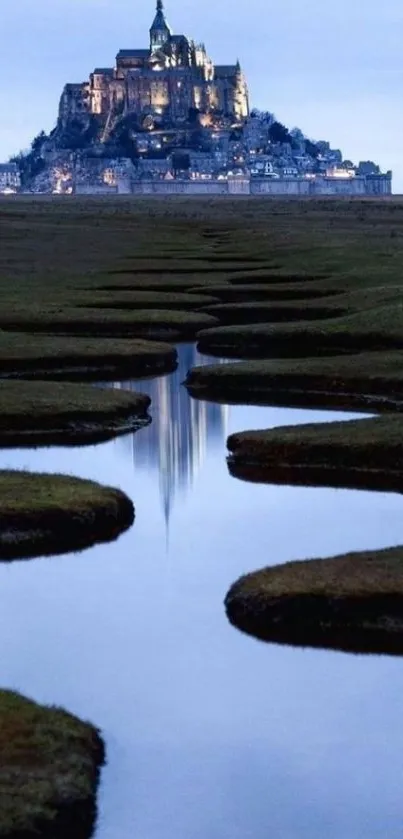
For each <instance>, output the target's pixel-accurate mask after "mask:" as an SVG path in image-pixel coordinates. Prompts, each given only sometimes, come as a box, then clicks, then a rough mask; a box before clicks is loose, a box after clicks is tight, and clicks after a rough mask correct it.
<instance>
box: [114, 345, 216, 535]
mask: <svg viewBox="0 0 403 839" xmlns="http://www.w3.org/2000/svg"><path fill="white" fill-rule="evenodd" d="M178 361H179V364H178V369H177V370H176V371H175V373H173V374H172V375H171V376H163V377H160V378H157V379H151V380H149V381H136V382H133V383H132V385H131V386H132V388H133V390H137V391H140V392H145V393H148V394H149V396H151V399H152V404H151V413H152V418H153V421H152V424H151V425H150V426H148V427H147V428H146V429H144V430H143V431H141V432H140V433H138V434H134V435H133V436H132V437H122V438H120V440H121V442H123V443H125V444H127V441H128V440H129V441H130V445H132V446H133V460H134V463H135V465H136V467H137V468H141V467H144V468H148V469H149V468H150V466H151V467H152V468H153V467H154V468H155V467H157V468H158V472H159V481H160V493H161V498H162V506H163V511H164V518H165V523H166V531H167V541H168V538H169V524H170V518H171V513H172V507H173V502H174V499H175V496H176V494H177V492H178V491H179V490H182V491H183V490H186V489H188V488H189V487H190V486H191V484H192V483H193V481H194V479H195V477H196V475H197V472H198V471H199V469H200V466H201V464H202V462H203V460H204V458H205V456H206V453H207V448H208V446H210V445H211V444H214V443H223V441H224V438H225V436H226V426H227V418H228V408H226V407H225V406H223V405H215V404H213V403H209V402H202V401H199V400H193V399H191V398H190V397H189V396H188V393H187V390H186V388H184V387H183V386H182V382H183V380H184V379H185V377H186V374H187V372H188V370H189V369H190V367H194V366H195V365H201V364H207V363H209V359H207V358H206V357H205V356H200V355H199V354H198V353H197V351H196V348H195V346H194V345H193V344H182V345H181V346H179V347H178ZM124 387H126V388H127V387H128V385H127V384H125V385H124Z"/></svg>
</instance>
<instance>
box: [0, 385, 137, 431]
mask: <svg viewBox="0 0 403 839" xmlns="http://www.w3.org/2000/svg"><path fill="white" fill-rule="evenodd" d="M150 402H151V400H150V398H149V397H148V396H146V395H145V394H141V393H135V392H134V391H124V390H111V389H103V388H102V389H101V388H94V387H90V386H89V385H82V384H72V383H61V382H40V381H39V382H38V381H23V382H16V381H0V446H3V447H4V446H8V447H9V446H32V445H50V444H57V443H58V442H61V443H62V444H63V445H66V444H80V445H81V444H84V443H95V442H99V441H103V440H108V439H110V438H111V437H114V436H116V435H117V434H120V433H124V432H127V431H129V430H130V431H131V432H133V431H136V430H137V429H139V428H141V427H142V426H144V425H146V424H148V422H149V421H150V418H149V416H148V414H147V409H148V408H149V406H150Z"/></svg>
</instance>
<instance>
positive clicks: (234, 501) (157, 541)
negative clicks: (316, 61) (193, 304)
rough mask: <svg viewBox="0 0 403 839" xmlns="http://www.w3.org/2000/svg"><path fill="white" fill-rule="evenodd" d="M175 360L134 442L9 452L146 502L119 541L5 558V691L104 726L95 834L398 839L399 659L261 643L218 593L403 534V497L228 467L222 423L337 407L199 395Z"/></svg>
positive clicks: (117, 837) (179, 838) (17, 462)
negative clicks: (285, 482) (298, 562)
mask: <svg viewBox="0 0 403 839" xmlns="http://www.w3.org/2000/svg"><path fill="white" fill-rule="evenodd" d="M180 356H181V361H180V368H179V371H178V372H177V373H175V374H174V375H172V376H168V377H165V378H161V379H156V380H154V381H152V382H147V383H144V382H142V383H141V384H140V385H139V384H138V383H137V384H136V383H133V387H134V388H135V389H139V388H141V389H143V390H145V391H147V392H149V393H150V395H151V396H152V399H153V405H152V414H153V423H152V425H151V426H149V427H148V428H146V429H143V430H141V431H139V432H138V433H137V434H136V435H135V436H134V437H131V436H127V437H122V438H119V439H117V440H115V441H114V442H112V443H107V444H104V445H100V446H95V447H88V448H84V449H73V450H72V449H63V448H52V449H47V450H43V449H38V450H36V451H35V450H28V451H27V450H15V451H3V452H1V458H2V467H3V468H4V467H12V468H22V467H24V468H30V469H36V470H39V471H41V470H42V471H54V472H56V471H60V472H67V473H71V474H74V475H77V476H82V477H86V478H93V479H95V480H99V481H101V482H105V483H108V484H111V485H113V486H116V487H120V488H122V489H123V490H125V491H126V492H127V493H128V495H129V496H130V497H131V498H133V500H134V503H135V505H136V511H137V519H136V522H135V525H134V527H133V528H132V529H131V530H130V531H129V532H128V533H126V534H125V535H124V536H122V537H121V538H120V539H119V540H118V541H117V542H115V543H113V544H110V545H102V546H99V547H96V548H94V549H92V550H89V551H86V552H84V553H82V554H77V555H69V556H65V557H57V558H51V559H41V560H32V561H29V562H16V563H13V564H11V565H3V566H1V568H0V600H1V602H0V638H1V659H0V662H1V663H0V669H1V679H0V682H1V685H2V686H4V687H9V688H15V689H18V690H20V691H21V692H22V693H24V694H26V695H28V696H32V697H33V698H34V699H36V700H37V701H39V702H48V703H57V704H61V705H63V706H64V707H66V708H67V709H68V710H69V711H71V712H73V713H75V714H78V715H79V716H80V717H83V718H87V719H89V720H91V721H92V722H94V723H96V724H97V725H99V727H100V728H101V729H102V731H103V734H104V737H105V739H106V744H107V752H108V766H107V767H106V768H105V770H104V771H103V775H102V786H101V790H100V797H99V806H100V814H99V824H98V829H97V834H96V835H97V839H249V838H250V839H267V837H273V839H386V837H387V839H398V837H399V839H400V837H401V835H402V824H403V796H402V774H403V772H402V752H403V727H402V725H401V716H402V714H401V708H402V702H403V700H402V697H403V664H402V661H401V660H399V659H398V658H388V657H376V656H354V655H346V654H342V653H336V652H326V651H319V650H318V651H314V650H301V649H292V648H286V647H277V646H275V645H265V644H261V643H259V642H257V641H254V640H253V639H252V638H249V637H247V636H245V635H242V634H241V633H239V632H237V631H236V630H235V629H233V628H232V627H231V626H230V625H229V623H228V622H227V619H226V616H225V611H224V607H223V599H224V596H225V594H226V592H227V590H228V588H229V586H230V584H231V583H232V582H234V581H235V580H236V579H237V578H238V577H239V576H240V575H241V574H242V573H244V572H246V571H252V570H256V569H258V568H261V567H263V566H264V565H268V564H271V563H278V562H284V561H287V560H289V559H296V558H301V559H302V558H308V557H314V556H331V555H333V554H337V553H341V552H344V551H348V550H349V551H350V550H363V549H365V548H370V547H371V548H380V547H388V546H392V545H395V544H403V515H402V513H403V501H402V499H401V498H400V497H399V496H397V495H391V494H390V495H386V494H385V495H383V494H380V493H369V492H354V491H347V490H332V489H312V488H292V487H276V486H273V487H272V486H263V485H262V486H259V485H254V484H247V483H243V482H242V481H237V480H235V479H233V478H231V477H230V476H229V474H228V471H227V467H226V460H225V455H226V446H225V440H226V436H227V434H228V433H231V432H233V431H240V430H245V429H250V428H262V427H270V426H275V425H285V424H292V423H295V424H297V423H302V422H308V421H315V420H317V421H326V420H332V419H334V418H337V419H340V414H335V413H333V412H324V411H306V410H291V409H280V408H273V409H271V408H253V407H221V406H217V405H211V404H207V403H202V402H194V401H191V400H190V399H189V398H188V396H187V393H186V391H185V389H184V388H180V382H181V381H182V380H183V379H184V376H185V373H186V370H187V368H188V367H189V366H192V365H193V364H195V363H197V362H198V358H197V356H196V353H195V350H194V348H193V347H192V346H184V347H181V348H180ZM199 363H200V362H199ZM126 386H127V385H126ZM353 416H354V415H352V414H343V417H344V418H345V419H347V418H350V417H353Z"/></svg>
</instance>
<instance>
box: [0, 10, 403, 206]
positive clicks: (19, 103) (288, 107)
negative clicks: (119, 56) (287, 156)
mask: <svg viewBox="0 0 403 839" xmlns="http://www.w3.org/2000/svg"><path fill="white" fill-rule="evenodd" d="M154 7H155V2H154V0H143V2H141V4H140V5H138V0H137V4H135V3H134V2H133V0H113V2H112V0H57V2H55V3H54V4H53V5H51V4H49V0H20V3H19V4H18V5H17V4H14V5H12V4H10V5H6V6H5V7H4V9H3V12H2V19H3V32H5V33H7V37H6V38H4V39H3V41H4V42H3V49H2V53H1V57H0V70H1V71H2V77H3V80H4V82H3V85H2V86H1V90H0V107H1V110H2V113H3V122H2V128H1V131H0V161H1V160H7V159H8V157H9V156H10V155H12V154H14V153H16V152H18V151H19V150H20V149H24V148H27V147H28V146H29V145H30V142H31V140H32V139H33V137H34V136H35V135H36V134H38V133H39V131H40V130H41V129H44V130H45V131H47V132H48V131H50V130H51V129H52V128H53V126H54V124H55V122H56V118H57V110H58V104H59V98H60V94H61V92H62V88H63V86H64V84H65V83H66V82H80V81H83V80H84V79H86V78H88V76H89V74H90V72H91V71H92V70H93V69H94V67H96V66H112V65H113V63H114V60H115V55H116V53H117V51H118V50H119V49H120V48H125V47H145V46H147V44H148V29H149V26H150V24H151V21H152V18H153V13H154ZM165 8H166V14H167V18H168V20H169V22H170V24H171V26H172V27H173V29H174V31H176V32H182V31H183V32H185V33H186V34H189V35H190V36H191V37H193V38H194V39H195V40H196V41H204V42H205V44H206V47H207V50H208V52H209V54H210V55H211V57H212V59H213V61H215V62H216V63H229V62H234V61H235V60H236V59H237V58H239V59H240V61H241V64H242V66H243V69H244V71H245V74H246V77H247V80H248V84H249V92H250V102H251V107H257V108H261V109H263V110H268V111H272V112H274V113H275V114H276V117H277V118H278V119H279V120H280V121H281V122H284V123H285V124H286V125H287V126H288V127H289V128H293V127H294V126H298V127H299V128H301V129H302V131H303V132H304V134H306V135H307V136H308V137H310V138H312V139H315V140H323V139H324V140H328V141H329V142H330V143H331V145H332V147H333V148H341V150H342V152H343V154H344V156H345V157H346V158H348V159H351V160H353V161H354V162H355V163H358V162H359V160H367V159H371V160H374V161H375V162H377V163H378V164H379V165H380V166H381V168H382V169H383V170H384V171H386V170H387V169H392V170H393V173H394V181H393V189H394V192H395V193H396V192H397V193H399V192H402V193H403V160H402V159H401V154H400V142H399V141H400V137H399V135H400V129H401V127H402V122H403V121H402V116H401V107H399V106H400V96H401V93H400V88H401V76H402V71H401V69H400V64H401V58H400V51H401V47H400V33H401V25H402V24H403V8H402V7H401V6H399V5H398V3H397V0H386V2H385V3H383V5H382V7H381V10H380V7H379V4H378V3H376V4H375V0H368V2H367V4H366V6H365V9H362V10H359V9H358V4H356V7H355V8H354V7H353V6H352V4H351V3H348V2H347V0H340V2H339V3H338V4H332V5H331V6H330V7H328V8H325V7H324V6H323V5H321V6H319V4H318V3H317V2H316V1H315V0H306V2H305V4H304V5H301V4H300V2H297V0H289V2H288V3H287V4H285V5H284V6H283V7H281V6H279V4H277V3H274V2H272V0H269V2H268V3H265V4H263V3H262V1H261V0H250V2H249V3H248V7H247V12H248V14H247V17H246V16H245V14H243V15H242V16H241V15H240V14H239V13H237V12H236V10H235V9H234V4H233V3H231V2H229V0H222V2H221V3H220V4H216V3H213V2H212V0H205V2H204V3H203V4H202V5H200V6H199V7H198V11H200V14H198V15H196V14H195V7H194V5H193V4H192V5H191V4H190V3H189V2H186V0H166V2H165ZM398 97H399V98H398ZM4 115H6V119H5V118H4Z"/></svg>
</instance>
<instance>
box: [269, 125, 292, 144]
mask: <svg viewBox="0 0 403 839" xmlns="http://www.w3.org/2000/svg"><path fill="white" fill-rule="evenodd" d="M269 138H270V140H271V142H272V143H291V142H292V137H291V135H290V132H289V130H288V128H286V127H285V125H283V124H282V123H281V122H273V124H272V125H271V126H270V128H269Z"/></svg>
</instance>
